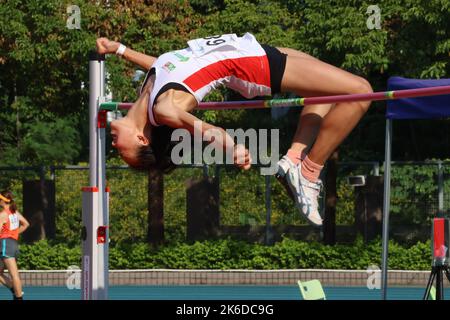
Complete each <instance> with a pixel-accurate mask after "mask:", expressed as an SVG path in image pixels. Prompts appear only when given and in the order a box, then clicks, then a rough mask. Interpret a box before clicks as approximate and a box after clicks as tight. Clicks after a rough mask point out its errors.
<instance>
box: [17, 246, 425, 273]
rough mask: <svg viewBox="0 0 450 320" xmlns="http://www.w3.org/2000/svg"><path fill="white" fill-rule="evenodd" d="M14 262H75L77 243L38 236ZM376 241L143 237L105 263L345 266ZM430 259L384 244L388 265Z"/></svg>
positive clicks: (356, 262)
mask: <svg viewBox="0 0 450 320" xmlns="http://www.w3.org/2000/svg"><path fill="white" fill-rule="evenodd" d="M20 251H21V255H20V258H19V267H20V268H21V269H24V270H50V269H54V270H61V269H62V270H65V269H67V268H68V267H69V266H71V265H79V264H80V263H79V262H80V256H81V249H80V248H79V247H68V246H67V245H64V244H56V245H51V244H50V243H49V242H47V241H40V242H37V243H35V244H33V245H21V247H20ZM380 257H381V242H380V241H379V240H377V241H373V242H371V243H369V244H364V243H363V242H362V241H361V240H357V241H356V242H355V243H353V244H351V245H336V246H327V245H323V244H320V243H308V242H303V241H295V240H291V239H288V238H284V239H283V240H282V241H281V242H278V243H276V244H275V245H274V246H264V245H259V244H249V243H246V242H242V241H235V240H229V239H228V240H217V241H202V242H195V243H193V244H185V243H174V244H170V245H165V246H162V247H160V248H159V249H154V248H151V247H150V246H148V245H147V244H143V243H135V244H126V245H120V246H114V247H111V248H110V259H109V263H110V268H111V269H151V268H167V269H261V270H268V269H306V268H314V269H349V270H364V269H367V267H368V266H370V265H374V264H375V265H380ZM430 265H431V247H430V243H429V242H426V243H416V244H415V245H413V246H410V247H404V246H401V245H399V244H397V243H395V242H394V241H391V242H390V244H389V268H390V269H397V270H427V269H429V268H430Z"/></svg>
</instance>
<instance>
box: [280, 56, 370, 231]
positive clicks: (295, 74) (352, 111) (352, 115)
mask: <svg viewBox="0 0 450 320" xmlns="http://www.w3.org/2000/svg"><path fill="white" fill-rule="evenodd" d="M287 51H289V52H291V54H288V56H287V61H286V70H285V72H284V76H283V79H282V83H281V89H282V91H285V92H295V93H297V94H298V95H300V96H304V97H308V96H317V95H334V94H352V93H368V92H371V91H372V89H371V87H370V84H369V83H368V82H367V81H366V80H364V79H363V78H360V77H357V76H355V75H352V74H350V73H348V72H346V71H344V70H341V69H339V68H336V67H334V66H332V65H329V64H327V63H324V62H322V61H320V60H318V59H315V58H313V57H311V56H308V55H306V54H304V53H302V52H298V53H297V54H292V49H290V50H286V51H285V52H287ZM369 104H370V103H369V102H355V103H338V104H336V105H334V106H333V107H331V106H329V105H328V106H324V107H325V108H324V110H323V111H322V113H320V112H321V111H320V106H314V107H315V108H317V109H316V110H314V109H310V110H311V111H312V113H311V114H309V115H308V112H307V110H308V109H306V108H305V110H306V112H305V113H304V114H302V117H303V116H304V115H308V117H309V119H314V118H311V117H313V116H315V115H316V116H317V115H320V114H321V115H322V116H323V119H322V118H321V117H319V118H316V120H313V121H311V123H310V124H309V129H308V130H306V131H307V132H305V131H304V130H305V129H302V128H300V129H298V130H297V134H298V135H297V138H299V137H300V136H301V135H302V133H303V134H310V135H309V136H307V137H306V140H308V139H313V138H314V139H315V136H316V134H315V133H313V130H312V129H314V128H317V127H318V126H320V130H319V132H318V134H317V139H315V142H314V143H313V142H312V141H309V142H310V143H311V144H313V146H312V149H311V151H310V152H309V154H308V156H305V157H304V159H302V160H301V161H300V160H298V165H295V163H294V165H293V164H292V163H291V162H290V161H286V158H289V159H291V158H292V156H291V157H289V154H288V157H284V160H285V163H284V164H285V166H283V165H279V172H285V173H287V175H286V181H287V183H288V186H289V188H290V190H291V193H292V194H293V195H294V200H295V202H296V205H297V207H298V209H299V210H300V212H301V213H302V214H303V215H304V216H305V217H306V218H307V219H308V221H309V222H310V223H312V224H314V225H316V226H321V225H322V218H321V216H320V214H319V205H318V197H319V193H320V190H321V182H320V180H319V179H318V178H319V174H320V171H321V169H322V167H323V164H324V163H325V161H326V160H327V159H328V157H329V156H330V155H331V153H332V152H333V151H334V150H335V149H336V148H337V146H338V145H339V144H340V143H341V142H342V141H343V140H344V139H345V137H346V136H347V135H348V134H349V133H350V131H351V130H352V129H353V128H354V127H355V126H356V124H357V123H358V121H359V119H360V118H361V117H362V116H363V115H364V113H365V112H366V111H367V109H368V107H369ZM302 117H301V119H300V122H302V121H303V122H305V120H306V119H307V117H303V119H302ZM309 131H311V132H309ZM296 142H299V141H296ZM296 142H293V146H295V143H296ZM300 147H301V146H300ZM294 156H295V152H294ZM297 157H298V158H300V157H299V156H298V155H297ZM286 168H287V169H286Z"/></svg>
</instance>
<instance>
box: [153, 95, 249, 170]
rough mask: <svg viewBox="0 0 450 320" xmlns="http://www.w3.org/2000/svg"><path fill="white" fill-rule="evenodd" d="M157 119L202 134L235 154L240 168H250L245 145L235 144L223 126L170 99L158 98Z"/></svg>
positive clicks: (235, 162)
mask: <svg viewBox="0 0 450 320" xmlns="http://www.w3.org/2000/svg"><path fill="white" fill-rule="evenodd" d="M154 111H155V117H156V121H157V122H158V123H160V124H164V125H167V126H169V127H172V128H182V129H186V130H188V131H189V132H190V133H191V134H192V135H193V136H194V137H195V135H196V134H200V136H201V137H202V139H203V141H207V142H210V143H213V144H214V145H215V146H217V147H219V148H222V149H223V150H224V151H225V153H226V154H230V155H232V156H233V162H234V164H235V165H236V166H237V167H239V168H240V169H244V170H248V169H250V166H251V162H252V158H251V155H250V153H249V151H248V150H247V149H246V148H245V146H244V145H241V144H237V145H236V144H235V143H234V140H233V138H232V137H231V136H230V135H229V134H228V133H227V132H226V131H225V130H224V129H222V128H220V127H216V126H214V125H212V124H209V123H207V122H205V121H202V120H200V119H198V118H197V117H196V116H194V115H193V114H191V113H189V112H187V111H185V110H182V109H181V108H177V107H176V106H174V105H173V104H172V103H171V101H170V99H158V102H157V104H156V105H155V109H154Z"/></svg>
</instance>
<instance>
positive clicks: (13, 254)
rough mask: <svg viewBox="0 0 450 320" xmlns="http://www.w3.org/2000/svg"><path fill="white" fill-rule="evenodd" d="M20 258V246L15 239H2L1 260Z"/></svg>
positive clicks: (0, 244) (0, 242)
mask: <svg viewBox="0 0 450 320" xmlns="http://www.w3.org/2000/svg"><path fill="white" fill-rule="evenodd" d="M18 256H19V244H18V243H17V241H16V240H15V239H12V238H6V239H0V259H7V258H17V257H18Z"/></svg>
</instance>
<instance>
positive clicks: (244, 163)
mask: <svg viewBox="0 0 450 320" xmlns="http://www.w3.org/2000/svg"><path fill="white" fill-rule="evenodd" d="M233 161H234V164H235V165H236V166H237V167H238V168H239V169H244V170H248V169H250V167H251V166H252V157H251V155H250V152H248V150H247V148H245V146H243V145H242V144H237V145H235V146H234V152H233Z"/></svg>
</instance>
